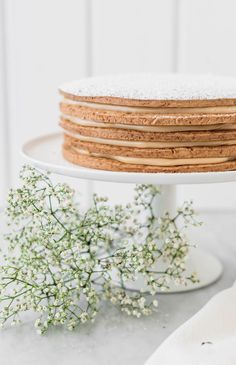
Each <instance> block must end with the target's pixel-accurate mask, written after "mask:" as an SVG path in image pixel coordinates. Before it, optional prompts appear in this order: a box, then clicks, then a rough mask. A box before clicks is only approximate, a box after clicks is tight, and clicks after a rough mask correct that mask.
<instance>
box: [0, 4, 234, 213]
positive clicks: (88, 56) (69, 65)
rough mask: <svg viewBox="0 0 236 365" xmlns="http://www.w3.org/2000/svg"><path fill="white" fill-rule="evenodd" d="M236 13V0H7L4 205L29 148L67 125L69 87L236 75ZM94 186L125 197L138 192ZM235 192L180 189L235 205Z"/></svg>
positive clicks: (1, 51) (2, 34) (202, 203)
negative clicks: (63, 115)
mask: <svg viewBox="0 0 236 365" xmlns="http://www.w3.org/2000/svg"><path fill="white" fill-rule="evenodd" d="M235 13H236V1H235V0H0V174H1V175H0V205H1V204H3V202H4V196H5V194H6V191H7V188H8V186H9V185H14V184H15V183H16V181H17V175H18V172H19V168H20V166H21V164H22V163H23V160H22V158H21V156H20V148H21V145H22V143H23V142H24V141H26V140H27V139H29V138H32V137H35V136H38V135H39V134H43V133H48V132H51V131H56V130H57V129H58V126H57V123H58V114H59V112H58V94H57V87H58V85H59V84H60V83H62V82H64V81H69V80H72V79H76V78H80V77H84V76H89V75H96V74H105V73H120V72H139V71H155V72H187V73H190V72H191V73H205V72H208V73H209V72H210V73H217V74H228V75H234V76H235V74H236V43H235V39H236V21H235ZM80 187H81V191H82V192H83V193H85V192H86V189H87V185H86V182H82V181H81V182H80ZM95 189H96V190H98V191H100V192H101V193H103V192H104V193H106V194H107V193H108V192H109V194H110V195H111V196H113V198H114V200H119V199H120V196H124V191H126V195H127V196H128V195H129V192H130V190H131V187H130V186H124V185H122V188H121V187H120V186H116V184H110V183H96V184H95ZM235 191H236V184H234V183H230V184H221V185H218V184H216V185H208V186H207V185H202V186H195V185H194V186H180V187H178V196H179V200H183V199H187V198H189V197H191V198H194V200H195V205H196V206H197V207H198V208H199V209H206V208H207V209H208V208H213V209H215V208H219V209H223V208H229V209H234V208H235V207H236V194H235Z"/></svg>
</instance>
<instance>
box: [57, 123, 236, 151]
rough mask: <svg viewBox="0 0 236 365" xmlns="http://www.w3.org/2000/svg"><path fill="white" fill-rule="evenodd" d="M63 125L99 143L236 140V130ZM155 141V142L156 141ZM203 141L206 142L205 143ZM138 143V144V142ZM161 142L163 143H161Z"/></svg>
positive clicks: (190, 143) (191, 143)
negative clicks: (148, 130)
mask: <svg viewBox="0 0 236 365" xmlns="http://www.w3.org/2000/svg"><path fill="white" fill-rule="evenodd" d="M60 125H61V127H62V128H63V129H64V130H65V131H66V132H68V134H71V135H72V136H74V137H77V138H79V139H81V140H82V139H83V140H86V141H88V142H89V141H91V142H92V141H93V142H97V143H106V144H111V145H112V144H117V145H120V146H122V145H124V143H125V144H126V146H136V147H138V146H140V147H141V146H143V148H145V147H161V145H162V146H163V147H168V146H170V145H169V144H168V145H167V144H166V143H167V142H168V143H171V145H173V147H175V146H176V147H178V146H182V145H184V143H185V142H186V143H187V144H186V145H187V146H194V145H207V144H208V143H211V144H213V145H214V144H216V145H218V144H224V143H227V142H230V141H231V142H230V143H231V144H232V143H234V142H235V140H236V130H220V131H218V130H214V131H191V132H186V131H184V132H169V133H168V132H167V133H160V132H143V131H136V130H127V129H114V128H98V127H86V126H80V125H77V124H74V123H72V122H70V121H68V120H65V119H63V118H62V119H61V123H60ZM154 142H155V143H154ZM201 142H204V143H203V144H202V143H201ZM137 143H138V144H137ZM160 143H161V144H160Z"/></svg>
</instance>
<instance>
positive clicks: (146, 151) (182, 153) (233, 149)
mask: <svg viewBox="0 0 236 365" xmlns="http://www.w3.org/2000/svg"><path fill="white" fill-rule="evenodd" d="M64 140H65V144H66V145H68V146H72V147H74V148H77V149H82V150H86V151H88V152H91V153H95V154H103V155H104V154H105V155H106V156H109V155H112V156H125V157H126V156H127V157H138V158H139V157H140V158H144V157H145V158H169V159H171V158H176V159H177V158H178V159H179V158H195V157H196V158H205V157H216V158H218V157H232V156H236V141H235V144H234V145H230V146H214V147H206V146H205V147H178V148H138V147H124V146H122V147H120V146H116V145H113V146H111V145H107V144H101V143H94V142H85V141H81V140H80V139H77V138H73V137H71V136H68V135H66V134H65V136H64Z"/></svg>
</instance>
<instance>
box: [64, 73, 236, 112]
mask: <svg viewBox="0 0 236 365" xmlns="http://www.w3.org/2000/svg"><path fill="white" fill-rule="evenodd" d="M60 92H61V94H62V95H64V96H65V97H66V98H69V99H72V100H77V101H86V102H87V101H88V102H97V103H101V104H112V105H128V106H141V107H143V106H144V107H189V106H190V107H203V106H204V107H205V106H217V105H220V106H223V105H228V106H230V105H232V106H233V105H236V82H235V79H234V78H232V77H214V76H205V75H204V76H202V75H180V74H175V75H174V74H170V75H158V74H138V75H135V74H131V75H114V76H110V75H108V76H98V77H92V78H86V79H82V80H78V81H73V82H70V83H67V84H64V85H62V86H61V87H60Z"/></svg>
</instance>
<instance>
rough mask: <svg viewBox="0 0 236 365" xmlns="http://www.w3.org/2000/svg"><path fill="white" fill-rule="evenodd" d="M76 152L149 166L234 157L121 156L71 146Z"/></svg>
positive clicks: (209, 161)
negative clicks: (174, 157) (173, 157)
mask: <svg viewBox="0 0 236 365" xmlns="http://www.w3.org/2000/svg"><path fill="white" fill-rule="evenodd" d="M73 149H74V150H75V151H76V152H78V153H80V154H83V155H87V156H93V157H103V158H109V159H112V160H115V161H119V162H123V163H127V164H133V165H149V166H183V165H208V164H217V163H222V162H227V161H231V160H234V159H235V158H228V157H219V158H218V157H216V158H176V159H168V158H136V157H123V156H112V155H111V156H107V155H103V154H100V153H90V152H88V151H85V150H82V149H79V148H73Z"/></svg>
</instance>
